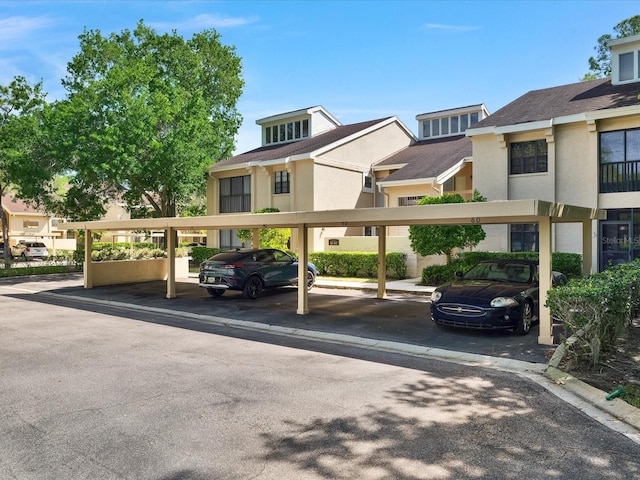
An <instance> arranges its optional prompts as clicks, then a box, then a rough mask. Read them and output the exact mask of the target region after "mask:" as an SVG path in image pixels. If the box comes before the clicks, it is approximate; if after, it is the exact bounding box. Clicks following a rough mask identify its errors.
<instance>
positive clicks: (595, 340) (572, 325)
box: [546, 260, 640, 365]
mask: <svg viewBox="0 0 640 480" xmlns="http://www.w3.org/2000/svg"><path fill="white" fill-rule="evenodd" d="M546 305H547V306H548V307H549V309H550V310H551V315H552V316H553V318H554V319H555V320H556V321H560V322H562V323H563V324H564V329H565V335H566V337H567V338H569V337H571V336H573V335H574V334H576V333H578V332H579V335H576V336H575V337H574V339H573V341H572V343H571V345H568V344H567V346H568V351H569V352H570V353H571V354H572V356H573V359H574V360H576V361H583V360H585V359H586V360H588V361H589V362H590V363H591V364H592V365H595V364H596V363H598V360H599V357H600V353H601V352H604V351H607V350H610V349H611V348H613V346H614V345H615V342H616V340H617V339H618V337H619V336H620V334H621V333H622V332H623V331H624V330H625V329H626V328H628V327H629V325H630V323H631V320H632V319H633V318H635V317H636V316H637V315H638V313H640V261H639V260H635V261H633V262H630V263H623V264H620V265H616V266H614V267H611V268H609V269H607V270H605V271H603V272H600V273H595V274H593V275H590V276H588V277H585V278H581V279H573V280H571V281H570V282H569V283H568V284H567V285H563V286H559V287H555V288H552V289H551V290H549V292H548V295H547V300H546Z"/></svg>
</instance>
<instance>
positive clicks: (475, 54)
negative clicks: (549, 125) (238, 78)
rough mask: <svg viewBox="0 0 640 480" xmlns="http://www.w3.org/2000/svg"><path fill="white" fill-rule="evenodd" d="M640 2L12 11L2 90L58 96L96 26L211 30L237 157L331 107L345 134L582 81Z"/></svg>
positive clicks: (0, 26)
mask: <svg viewBox="0 0 640 480" xmlns="http://www.w3.org/2000/svg"><path fill="white" fill-rule="evenodd" d="M637 14H640V4H639V3H638V2H637V1H635V2H634V1H616V0H609V1H596V0H593V1H588V0H586V1H578V0H573V1H562V0H554V1H543V0H537V1H535V0H534V1H518V0H512V1H506V0H504V1H481V0H477V1H425V0H422V1H417V0H416V1H402V0H398V1H364V0H361V1H358V0H352V1H319V0H318V1H311V0H308V1H305V0H299V1H267V0H265V1H248V0H247V1H242V0H239V1H151V0H148V1H97V0H95V1H90V0H86V1H30V0H21V1H8V0H0V84H7V83H8V82H10V81H11V79H12V78H13V77H14V76H16V75H22V76H25V77H26V78H27V79H28V80H29V81H30V82H36V81H40V80H42V81H43V84H44V89H45V90H46V91H47V92H48V95H49V99H50V100H54V99H58V98H62V97H63V96H64V94H65V92H64V90H63V89H62V87H61V85H60V80H61V79H62V78H63V77H64V75H65V73H66V65H67V62H69V61H70V60H71V58H72V57H73V56H74V55H75V54H76V53H78V50H79V42H78V35H80V34H81V33H82V31H83V29H84V28H87V29H90V30H100V32H101V33H102V34H104V35H108V34H109V33H112V32H121V31H122V30H124V29H130V30H133V29H134V28H135V26H136V23H137V22H138V21H139V20H141V19H143V20H144V21H145V23H146V24H147V25H148V26H150V27H152V28H154V29H156V30H157V31H158V32H165V31H170V30H173V29H175V30H177V32H178V34H179V35H181V36H183V37H184V38H191V36H192V35H193V34H194V33H195V32H199V31H202V30H205V29H208V28H214V29H216V30H217V31H218V32H219V33H220V35H221V41H222V43H224V44H227V45H235V47H236V49H237V54H238V55H239V56H240V57H242V59H243V62H242V63H243V77H244V80H245V83H246V85H245V88H244V93H243V95H242V97H241V99H240V101H239V103H238V109H239V111H240V113H241V114H242V116H243V118H244V123H243V126H242V128H241V130H240V132H239V135H238V138H237V150H236V153H240V152H243V151H247V150H250V149H253V148H256V147H258V146H259V145H260V130H259V128H258V126H257V125H256V124H255V121H256V120H257V119H259V118H263V117H266V116H270V115H274V114H278V113H283V112H287V111H291V110H297V109H300V108H306V107H311V106H315V105H322V106H323V107H325V108H326V109H327V110H328V111H329V112H331V113H332V114H333V115H334V116H335V117H337V118H338V120H340V121H341V122H342V123H344V124H349V123H355V122H360V121H365V120H371V119H376V118H382V117H387V116H391V115H396V116H398V117H399V118H400V120H402V122H404V123H405V125H406V126H407V127H408V128H409V129H411V130H412V131H413V132H414V133H416V132H417V121H416V120H415V116H416V115H418V114H420V113H425V112H431V111H437V110H443V109H447V108H454V107H458V106H466V105H472V104H478V103H484V104H485V105H486V106H487V108H488V109H489V111H490V112H495V111H497V110H498V109H499V108H501V107H503V106H504V105H506V104H507V103H509V102H511V101H512V100H514V99H515V98H517V97H519V96H520V95H522V94H524V93H526V92H527V91H529V90H535V89H540V88H547V87H552V86H556V85H563V84H567V83H573V82H576V81H579V79H580V78H581V77H582V76H583V75H584V74H585V73H586V72H587V70H588V63H587V59H588V58H589V56H591V55H593V54H594V53H595V52H594V47H595V45H596V43H597V39H598V37H599V36H600V35H602V34H604V33H613V27H614V26H615V25H616V24H617V23H619V22H620V21H622V20H624V19H626V18H629V17H631V16H633V15H637Z"/></svg>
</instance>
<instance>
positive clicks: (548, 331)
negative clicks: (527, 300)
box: [538, 217, 553, 345]
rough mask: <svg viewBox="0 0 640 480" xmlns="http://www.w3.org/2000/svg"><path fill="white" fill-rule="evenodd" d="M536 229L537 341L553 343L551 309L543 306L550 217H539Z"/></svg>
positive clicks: (548, 273)
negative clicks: (537, 244) (538, 246)
mask: <svg viewBox="0 0 640 480" xmlns="http://www.w3.org/2000/svg"><path fill="white" fill-rule="evenodd" d="M538 230H539V235H540V238H539V245H540V259H539V262H538V268H539V274H540V275H539V276H540V279H539V282H540V285H539V288H540V290H539V292H540V303H539V309H538V310H539V312H538V316H539V319H540V335H539V336H538V343H539V344H541V345H553V332H552V330H553V322H552V321H551V310H549V307H545V304H546V303H547V292H548V291H549V289H550V288H551V217H540V222H539V228H538Z"/></svg>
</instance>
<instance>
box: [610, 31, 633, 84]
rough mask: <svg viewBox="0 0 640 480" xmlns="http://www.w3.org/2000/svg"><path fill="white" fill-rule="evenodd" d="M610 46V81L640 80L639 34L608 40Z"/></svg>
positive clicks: (614, 82)
mask: <svg viewBox="0 0 640 480" xmlns="http://www.w3.org/2000/svg"><path fill="white" fill-rule="evenodd" d="M609 47H610V48H611V83H612V84H613V85H619V84H623V83H632V82H640V35H634V36H631V37H622V38H616V39H614V40H610V41H609Z"/></svg>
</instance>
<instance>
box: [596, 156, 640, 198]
mask: <svg viewBox="0 0 640 480" xmlns="http://www.w3.org/2000/svg"><path fill="white" fill-rule="evenodd" d="M638 191H640V160H638V161H633V162H613V163H602V164H600V193H615V192H638Z"/></svg>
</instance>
